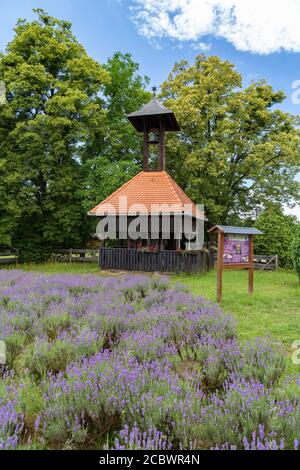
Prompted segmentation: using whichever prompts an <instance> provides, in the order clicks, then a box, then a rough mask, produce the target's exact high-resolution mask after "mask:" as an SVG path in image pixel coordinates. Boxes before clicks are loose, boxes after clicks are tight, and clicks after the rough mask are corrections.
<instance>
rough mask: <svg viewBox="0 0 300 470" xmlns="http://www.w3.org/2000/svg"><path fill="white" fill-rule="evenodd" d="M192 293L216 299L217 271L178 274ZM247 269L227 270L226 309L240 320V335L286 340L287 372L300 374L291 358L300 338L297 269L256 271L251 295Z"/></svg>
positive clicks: (244, 338) (224, 285)
mask: <svg viewBox="0 0 300 470" xmlns="http://www.w3.org/2000/svg"><path fill="white" fill-rule="evenodd" d="M173 279H174V280H176V281H180V282H181V283H182V284H184V285H186V286H188V287H189V289H190V290H191V292H193V293H194V294H196V295H202V296H204V297H206V298H208V299H211V300H213V301H215V300H216V272H215V271H212V272H210V273H208V274H205V275H201V276H195V275H191V276H189V275H180V276H174V277H173ZM247 289H248V274H247V272H246V271H225V272H224V273H223V300H222V302H221V304H220V305H221V307H222V309H223V310H224V311H225V312H227V313H231V314H232V315H233V316H234V317H235V318H236V319H237V322H238V323H237V328H238V335H239V338H240V339H242V340H248V339H253V338H256V337H257V336H266V335H267V336H270V337H272V338H275V339H276V340H279V341H282V342H283V344H284V346H285V349H286V350H287V352H288V354H289V358H290V359H289V360H288V361H287V372H289V373H290V372H292V373H293V372H297V373H300V366H299V365H294V364H293V363H292V361H291V353H292V348H291V346H292V343H293V342H294V341H295V340H300V285H299V281H298V277H297V276H296V275H295V274H294V273H293V272H288V271H282V270H279V271H276V272H265V271H255V272H254V293H253V294H252V295H249V294H248V292H247Z"/></svg>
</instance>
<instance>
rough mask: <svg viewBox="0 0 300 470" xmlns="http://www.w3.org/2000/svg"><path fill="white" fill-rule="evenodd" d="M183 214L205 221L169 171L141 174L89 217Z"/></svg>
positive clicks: (102, 203)
mask: <svg viewBox="0 0 300 470" xmlns="http://www.w3.org/2000/svg"><path fill="white" fill-rule="evenodd" d="M139 205H140V207H139ZM185 206H186V207H185ZM187 206H188V207H187ZM182 212H185V213H191V214H193V216H197V217H203V214H202V213H200V211H199V210H198V209H197V207H196V205H195V204H194V203H193V202H192V201H191V199H190V198H189V197H188V196H187V195H186V194H185V192H184V191H183V190H182V189H181V188H180V187H179V186H178V184H177V183H175V181H174V180H173V178H171V176H170V175H169V174H168V173H167V172H166V171H155V172H154V171H141V172H140V173H138V174H137V175H136V176H134V177H133V178H132V179H131V180H129V181H127V183H125V184H123V186H121V187H120V188H119V189H117V190H116V191H115V192H114V193H112V194H111V195H110V196H108V197H107V198H106V199H105V200H104V201H102V202H100V204H98V205H97V206H96V207H94V208H93V209H92V210H91V211H90V212H89V213H90V214H91V215H98V216H100V215H109V214H132V215H135V214H136V213H140V214H157V213H159V214H169V213H182Z"/></svg>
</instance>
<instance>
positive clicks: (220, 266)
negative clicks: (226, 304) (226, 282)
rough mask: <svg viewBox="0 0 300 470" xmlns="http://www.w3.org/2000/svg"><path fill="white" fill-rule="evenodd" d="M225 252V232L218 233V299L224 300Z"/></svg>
mask: <svg viewBox="0 0 300 470" xmlns="http://www.w3.org/2000/svg"><path fill="white" fill-rule="evenodd" d="M223 254H224V233H221V232H219V233H218V257H217V301H218V302H219V303H220V302H221V301H222V274H223V273H222V270H223Z"/></svg>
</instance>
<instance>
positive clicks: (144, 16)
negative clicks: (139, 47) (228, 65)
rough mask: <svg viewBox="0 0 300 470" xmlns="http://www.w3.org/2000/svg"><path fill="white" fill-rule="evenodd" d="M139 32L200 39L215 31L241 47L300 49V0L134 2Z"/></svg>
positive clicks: (266, 51) (156, 36)
mask: <svg viewBox="0 0 300 470" xmlns="http://www.w3.org/2000/svg"><path fill="white" fill-rule="evenodd" d="M132 3H133V6H132V15H133V19H134V21H135V23H136V24H137V27H138V30H139V32H140V34H142V35H143V36H146V37H147V38H149V39H150V40H152V41H153V40H156V39H160V38H164V37H167V38H170V39H175V40H178V41H191V42H198V43H199V41H200V40H201V39H202V38H203V37H205V36H208V35H212V36H215V37H219V38H223V39H226V40H227V41H229V42H230V43H232V44H233V45H234V47H236V49H238V50H241V51H250V52H255V53H259V54H270V53H272V52H278V51H282V50H285V51H293V52H300V27H299V18H300V1H299V0H284V1H283V0H132Z"/></svg>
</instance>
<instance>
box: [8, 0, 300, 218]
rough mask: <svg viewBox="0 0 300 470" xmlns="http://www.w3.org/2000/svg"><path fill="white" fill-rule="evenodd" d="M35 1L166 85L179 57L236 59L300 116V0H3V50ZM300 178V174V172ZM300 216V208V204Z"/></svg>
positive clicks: (89, 42) (99, 55)
mask: <svg viewBox="0 0 300 470" xmlns="http://www.w3.org/2000/svg"><path fill="white" fill-rule="evenodd" d="M33 8H43V9H44V10H46V11H47V12H48V13H49V14H51V15H52V16H55V17H57V18H60V19H65V20H68V21H71V22H72V24H73V33H74V34H75V36H76V37H77V39H78V40H79V42H80V43H82V44H83V45H84V46H85V48H86V50H87V52H88V54H89V55H91V56H92V57H93V58H94V59H96V60H98V61H99V62H105V61H106V60H107V58H108V57H110V56H112V54H113V53H114V52H116V51H121V52H123V53H126V52H130V53H132V55H133V58H134V59H135V60H136V61H137V62H138V63H139V64H140V72H141V73H142V74H145V75H148V76H149V77H150V80H151V86H153V85H156V86H159V85H160V84H161V83H162V82H163V81H164V80H165V79H166V78H167V77H168V74H169V73H170V71H171V70H172V67H173V65H174V63H175V62H176V61H179V60H181V59H186V60H188V61H190V62H192V61H193V60H194V57H195V56H196V55H197V54H199V53H205V54H208V55H219V56H220V57H221V58H222V59H224V60H225V59H227V60H230V61H231V62H232V63H234V64H235V66H236V69H237V70H238V71H239V72H240V73H241V74H242V76H243V81H244V84H245V85H247V84H249V83H250V82H251V81H256V80H259V79H262V78H264V79H266V80H267V81H268V82H269V83H270V84H271V85H272V86H273V87H274V88H275V89H281V90H284V92H285V94H286V99H285V101H284V102H283V103H282V104H281V105H280V108H281V109H282V110H284V111H288V112H290V113H293V114H299V115H300V67H299V65H300V27H299V18H300V0H275V1H274V0H251V1H249V0H0V51H4V50H5V46H6V44H7V43H8V42H9V41H10V40H11V39H12V37H13V28H14V25H15V23H16V21H17V19H18V18H26V19H32V18H33V17H34V14H33V12H32V9H33ZM299 180H300V176H299ZM293 213H295V214H297V215H298V216H299V218H300V207H299V206H298V207H297V208H296V209H294V210H293Z"/></svg>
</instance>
